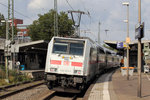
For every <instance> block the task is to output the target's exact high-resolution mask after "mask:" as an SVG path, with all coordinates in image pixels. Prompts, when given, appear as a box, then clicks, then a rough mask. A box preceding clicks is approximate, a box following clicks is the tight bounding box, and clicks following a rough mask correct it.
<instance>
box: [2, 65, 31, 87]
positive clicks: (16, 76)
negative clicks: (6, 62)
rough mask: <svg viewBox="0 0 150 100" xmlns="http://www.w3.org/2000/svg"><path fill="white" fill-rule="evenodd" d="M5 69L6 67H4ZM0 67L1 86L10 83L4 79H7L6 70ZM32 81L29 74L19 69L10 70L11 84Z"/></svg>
mask: <svg viewBox="0 0 150 100" xmlns="http://www.w3.org/2000/svg"><path fill="white" fill-rule="evenodd" d="M2 69H4V68H2ZM2 69H1V68H0V86H2V85H8V83H7V82H6V81H5V80H4V79H5V77H6V76H5V75H6V74H5V70H2ZM25 81H31V78H29V77H28V76H27V75H25V74H22V73H19V72H17V70H9V84H15V83H18V82H25Z"/></svg>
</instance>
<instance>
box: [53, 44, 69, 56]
mask: <svg viewBox="0 0 150 100" xmlns="http://www.w3.org/2000/svg"><path fill="white" fill-rule="evenodd" d="M67 47H68V44H66V43H54V47H53V53H62V54H66V53H67Z"/></svg>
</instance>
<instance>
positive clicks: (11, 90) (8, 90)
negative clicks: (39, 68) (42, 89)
mask: <svg viewBox="0 0 150 100" xmlns="http://www.w3.org/2000/svg"><path fill="white" fill-rule="evenodd" d="M44 83H45V82H44V80H40V81H32V82H25V83H21V84H15V85H10V86H5V87H0V99H4V98H7V97H9V96H12V95H14V94H17V93H19V92H22V91H25V90H28V89H32V88H34V87H36V86H39V85H42V84H44Z"/></svg>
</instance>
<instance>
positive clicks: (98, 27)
mask: <svg viewBox="0 0 150 100" xmlns="http://www.w3.org/2000/svg"><path fill="white" fill-rule="evenodd" d="M100 25H101V23H100V22H99V23H98V44H100Z"/></svg>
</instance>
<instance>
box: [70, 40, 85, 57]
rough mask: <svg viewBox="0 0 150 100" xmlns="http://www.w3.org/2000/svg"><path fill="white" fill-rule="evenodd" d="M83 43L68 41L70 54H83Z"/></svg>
mask: <svg viewBox="0 0 150 100" xmlns="http://www.w3.org/2000/svg"><path fill="white" fill-rule="evenodd" d="M83 48H84V44H83V43H70V52H69V54H72V55H83Z"/></svg>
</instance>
